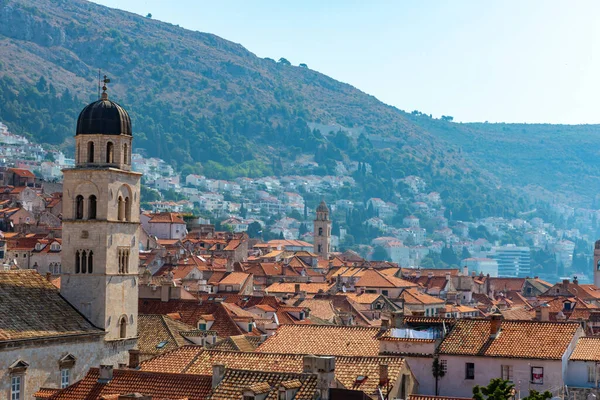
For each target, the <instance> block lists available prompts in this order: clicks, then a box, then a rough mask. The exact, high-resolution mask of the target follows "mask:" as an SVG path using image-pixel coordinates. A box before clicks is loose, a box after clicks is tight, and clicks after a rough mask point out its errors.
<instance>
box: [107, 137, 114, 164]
mask: <svg viewBox="0 0 600 400" xmlns="http://www.w3.org/2000/svg"><path fill="white" fill-rule="evenodd" d="M113 162H114V146H113V143H112V142H108V143H106V163H107V164H112V163H113Z"/></svg>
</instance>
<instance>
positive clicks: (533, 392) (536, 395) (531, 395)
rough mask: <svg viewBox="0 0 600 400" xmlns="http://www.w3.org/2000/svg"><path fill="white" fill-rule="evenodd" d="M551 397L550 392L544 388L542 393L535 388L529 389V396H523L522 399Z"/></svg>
mask: <svg viewBox="0 0 600 400" xmlns="http://www.w3.org/2000/svg"><path fill="white" fill-rule="evenodd" d="M551 398H552V393H551V392H550V391H548V390H546V391H545V392H544V393H540V392H538V391H537V390H530V391H529V396H527V397H523V400H548V399H551Z"/></svg>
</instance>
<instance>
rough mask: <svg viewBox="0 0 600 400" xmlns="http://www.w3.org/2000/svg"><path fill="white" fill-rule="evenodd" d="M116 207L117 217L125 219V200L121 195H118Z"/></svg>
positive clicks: (121, 219) (120, 219)
mask: <svg viewBox="0 0 600 400" xmlns="http://www.w3.org/2000/svg"><path fill="white" fill-rule="evenodd" d="M118 207H119V208H118V209H117V219H118V220H119V221H123V220H124V219H125V201H124V200H123V197H122V196H119V204H118Z"/></svg>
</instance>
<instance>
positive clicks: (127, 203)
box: [125, 197, 131, 221]
mask: <svg viewBox="0 0 600 400" xmlns="http://www.w3.org/2000/svg"><path fill="white" fill-rule="evenodd" d="M125 221H131V201H130V200H129V197H125Z"/></svg>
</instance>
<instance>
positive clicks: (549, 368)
mask: <svg viewBox="0 0 600 400" xmlns="http://www.w3.org/2000/svg"><path fill="white" fill-rule="evenodd" d="M444 360H445V361H446V363H447V372H446V375H445V376H444V377H443V378H442V379H441V380H440V395H441V396H457V397H471V396H472V395H473V386H475V385H481V386H487V385H488V384H489V383H490V380H492V379H494V378H501V377H502V375H501V371H502V366H503V365H507V366H511V367H512V381H513V382H514V383H515V386H516V390H517V391H520V395H521V397H524V396H527V395H528V394H529V390H530V389H533V390H537V391H538V392H543V391H545V390H550V391H554V393H556V391H557V389H559V388H560V387H562V386H563V385H564V380H563V362H562V360H534V359H518V358H502V357H474V356H450V355H440V361H442V362H443V361H444ZM466 363H474V364H475V376H474V379H465V375H466ZM532 367H542V368H543V369H544V371H543V373H544V376H543V383H542V384H533V383H530V379H531V368H532Z"/></svg>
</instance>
